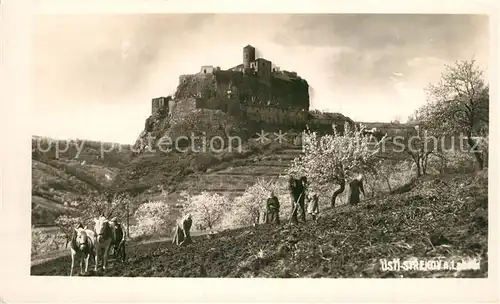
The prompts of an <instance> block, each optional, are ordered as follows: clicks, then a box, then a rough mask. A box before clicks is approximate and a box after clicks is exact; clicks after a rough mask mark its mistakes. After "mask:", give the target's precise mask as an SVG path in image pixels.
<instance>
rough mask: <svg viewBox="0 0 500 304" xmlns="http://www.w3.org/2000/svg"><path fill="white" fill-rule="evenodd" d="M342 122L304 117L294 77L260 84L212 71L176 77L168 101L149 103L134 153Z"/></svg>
mask: <svg viewBox="0 0 500 304" xmlns="http://www.w3.org/2000/svg"><path fill="white" fill-rule="evenodd" d="M346 122H349V123H353V121H352V120H351V119H350V118H348V117H345V116H344V115H342V114H339V113H321V112H318V111H309V85H308V83H307V81H306V80H305V79H302V78H300V77H288V76H286V75H285V74H279V75H274V76H273V77H272V78H271V80H270V81H268V82H264V81H262V79H260V78H259V77H256V76H255V75H251V74H250V75H247V74H244V73H241V72H234V71H215V72H213V73H209V74H194V75H182V76H180V77H179V85H178V87H177V90H176V92H175V94H174V95H173V96H169V97H165V98H163V99H162V98H156V99H154V100H153V102H152V114H151V116H150V117H148V118H147V119H146V124H145V128H144V131H143V132H142V133H141V135H140V136H139V138H138V140H137V142H136V144H135V147H136V148H139V147H143V148H148V147H151V145H154V146H155V147H157V146H158V145H162V144H172V143H175V142H177V144H180V145H181V146H183V145H188V144H190V143H192V141H191V140H192V139H193V138H194V137H198V136H203V137H204V138H206V139H211V138H214V137H222V138H228V137H229V136H238V137H240V138H241V139H242V140H243V141H244V140H246V139H248V138H249V137H252V136H253V135H255V133H258V132H260V131H261V130H264V131H266V132H277V131H278V130H282V131H283V132H286V131H288V130H294V131H299V132H300V131H302V130H304V129H305V128H306V127H307V126H308V127H309V128H311V129H313V130H317V131H329V130H331V126H332V124H335V125H337V126H338V127H339V128H340V129H342V128H343V126H344V123H346ZM161 138H163V139H162V141H161V142H159V140H160V139H161ZM198 141H199V140H198ZM193 142H196V139H195V140H194V141H193Z"/></svg>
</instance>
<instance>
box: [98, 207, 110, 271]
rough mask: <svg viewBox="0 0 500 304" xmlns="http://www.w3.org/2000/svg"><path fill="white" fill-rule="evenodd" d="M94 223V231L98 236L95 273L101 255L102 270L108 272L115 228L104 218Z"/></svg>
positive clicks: (101, 217)
mask: <svg viewBox="0 0 500 304" xmlns="http://www.w3.org/2000/svg"><path fill="white" fill-rule="evenodd" d="M94 223H95V226H94V230H95V233H96V234H97V240H96V245H95V271H97V268H98V265H99V258H100V257H101V253H102V269H103V270H106V267H107V264H108V257H109V249H110V248H111V243H112V242H113V228H111V224H110V223H109V221H108V219H106V218H105V217H104V216H100V217H99V218H94Z"/></svg>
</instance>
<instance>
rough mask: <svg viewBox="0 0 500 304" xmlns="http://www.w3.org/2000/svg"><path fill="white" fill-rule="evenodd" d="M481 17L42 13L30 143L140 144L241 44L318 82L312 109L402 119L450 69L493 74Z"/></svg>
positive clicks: (238, 53) (232, 60)
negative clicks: (161, 111)
mask: <svg viewBox="0 0 500 304" xmlns="http://www.w3.org/2000/svg"><path fill="white" fill-rule="evenodd" d="M488 26H489V21H488V17H487V16H481V15H402V14H393V15H390V14H387V15H382V14H365V15H362V14H360V15H348V14H319V15H318V14H316V15H297V14H294V15H285V14H278V15H276V14H246V15H245V14H212V15H208V14H135V15H123V14H120V15H119V14H117V15H110V14H101V15H97V14H96V15H39V16H37V17H36V19H35V24H34V30H33V40H32V41H33V51H34V54H33V56H34V65H33V66H34V70H33V77H34V79H33V86H34V99H33V105H32V106H33V111H34V112H33V113H34V115H33V117H34V119H33V121H32V130H33V134H34V135H39V136H47V137H52V138H58V139H68V138H80V139H91V140H102V141H112V142H120V143H133V142H134V141H135V139H136V138H137V136H138V135H139V133H140V132H141V131H142V130H143V128H144V122H145V119H146V118H147V117H148V116H149V115H150V112H151V99H152V98H154V97H159V96H167V95H169V94H172V93H173V92H174V91H175V88H176V87H177V85H178V81H179V75H181V74H191V73H196V72H198V71H199V69H200V66H202V65H213V66H220V67H221V68H222V69H226V68H230V67H233V66H235V65H237V64H240V63H241V62H242V57H243V56H242V48H243V47H244V46H245V45H247V44H251V45H253V46H254V47H256V49H257V56H258V57H263V58H266V59H268V60H270V61H272V62H273V63H274V64H276V65H277V66H279V67H280V68H281V69H285V70H289V71H296V72H297V73H298V74H299V75H300V76H301V77H302V78H305V79H306V80H307V81H308V83H309V85H310V86H311V108H313V109H319V110H326V111H332V112H340V113H342V114H344V115H346V116H349V117H350V118H352V119H354V120H356V121H387V122H388V121H391V120H394V119H399V120H401V121H404V120H405V119H406V118H407V117H408V116H409V115H411V114H412V112H413V111H414V110H415V109H416V108H418V107H419V106H421V105H422V104H424V103H425V102H426V96H425V91H424V89H425V87H426V86H427V85H428V84H429V83H435V82H437V81H438V80H439V77H440V74H441V72H443V70H444V65H445V64H452V63H453V62H454V61H455V60H471V59H472V58H474V59H475V60H476V61H477V62H478V64H479V65H480V67H481V68H483V69H484V70H485V72H486V74H485V75H486V77H487V75H488V74H487V71H488V56H489V44H488V41H489V37H488V33H489V31H488Z"/></svg>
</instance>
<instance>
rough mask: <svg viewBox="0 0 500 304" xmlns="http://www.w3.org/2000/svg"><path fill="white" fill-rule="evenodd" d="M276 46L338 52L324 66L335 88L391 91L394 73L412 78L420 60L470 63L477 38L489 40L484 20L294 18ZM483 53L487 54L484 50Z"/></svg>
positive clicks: (458, 17) (365, 16)
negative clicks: (334, 48) (332, 48)
mask: <svg viewBox="0 0 500 304" xmlns="http://www.w3.org/2000/svg"><path fill="white" fill-rule="evenodd" d="M285 28H286V29H283V30H282V31H280V32H278V33H277V34H276V37H275V38H276V41H278V42H279V43H281V44H284V45H288V46H297V45H315V46H332V45H334V46H338V47H343V48H344V49H345V50H344V51H341V52H337V53H335V54H332V57H331V60H330V61H329V62H327V63H326V64H327V65H329V66H330V67H331V70H332V71H334V72H335V85H336V86H345V85H355V84H358V85H359V84H363V85H364V86H368V87H370V86H374V87H379V88H383V87H387V86H391V85H392V82H391V80H390V79H389V76H390V75H392V73H394V72H397V73H403V74H405V75H408V76H411V75H412V74H414V73H415V72H416V71H415V70H416V69H418V68H419V67H415V66H413V67H412V66H409V65H408V62H409V61H410V60H412V59H413V58H417V57H433V58H438V59H443V60H446V61H449V60H458V59H471V58H472V56H474V55H475V53H476V52H478V51H483V52H484V51H486V50H485V49H484V46H480V47H479V48H478V50H476V51H472V52H471V45H474V43H476V42H477V41H476V40H477V37H478V36H481V35H484V34H485V33H486V35H487V34H488V17H487V16H486V15H439V14H436V15H415V14H352V15H351V14H336V15H318V14H315V15H298V16H292V17H291V18H290V19H289V20H288V22H287V24H286V27H285ZM481 47H483V49H482V50H481Z"/></svg>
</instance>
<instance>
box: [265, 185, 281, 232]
mask: <svg viewBox="0 0 500 304" xmlns="http://www.w3.org/2000/svg"><path fill="white" fill-rule="evenodd" d="M266 205H267V208H266V224H268V223H271V224H278V225H279V224H280V214H279V213H280V202H279V200H278V198H277V197H276V195H274V192H273V191H271V194H270V195H269V198H268V199H267V204H266Z"/></svg>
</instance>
